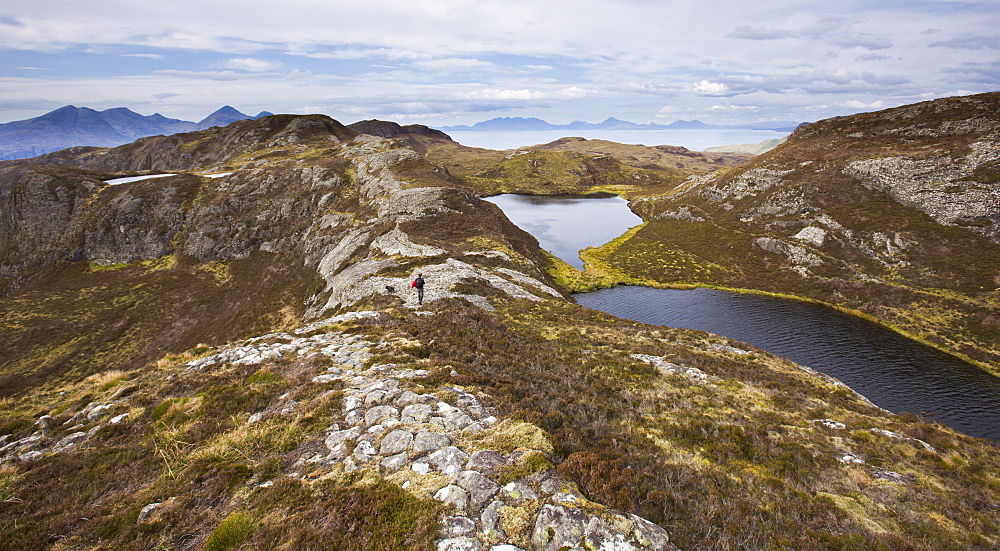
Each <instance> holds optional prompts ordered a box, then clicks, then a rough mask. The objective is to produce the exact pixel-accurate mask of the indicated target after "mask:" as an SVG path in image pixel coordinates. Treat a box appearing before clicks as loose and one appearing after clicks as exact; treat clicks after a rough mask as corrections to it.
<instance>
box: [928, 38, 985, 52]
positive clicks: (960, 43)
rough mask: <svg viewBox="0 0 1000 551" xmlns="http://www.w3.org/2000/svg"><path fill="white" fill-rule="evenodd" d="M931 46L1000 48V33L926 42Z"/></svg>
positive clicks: (966, 48) (979, 48) (980, 48)
mask: <svg viewBox="0 0 1000 551" xmlns="http://www.w3.org/2000/svg"><path fill="white" fill-rule="evenodd" d="M928 46H929V47H931V48H957V49H961V50H1000V34H996V35H991V36H986V35H980V36H963V37H961V38H952V39H951V40H942V41H938V42H931V43H930V44H928Z"/></svg>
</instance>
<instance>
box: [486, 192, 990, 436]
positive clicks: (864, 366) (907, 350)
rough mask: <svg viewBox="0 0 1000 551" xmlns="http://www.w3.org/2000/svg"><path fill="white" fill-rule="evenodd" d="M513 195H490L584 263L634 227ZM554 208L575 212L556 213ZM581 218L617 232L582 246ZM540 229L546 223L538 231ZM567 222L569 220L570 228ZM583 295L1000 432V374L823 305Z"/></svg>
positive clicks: (543, 240)
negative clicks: (586, 252) (589, 250)
mask: <svg viewBox="0 0 1000 551" xmlns="http://www.w3.org/2000/svg"><path fill="white" fill-rule="evenodd" d="M508 197H509V196H499V197H494V198H491V200H493V201H494V202H495V203H497V204H498V205H499V206H500V207H501V208H502V209H504V212H505V213H506V214H507V216H508V218H510V219H511V221H512V222H514V223H515V224H517V225H518V226H520V227H521V228H522V229H524V230H525V231H527V232H529V233H531V234H532V235H534V236H535V238H536V239H538V241H539V243H540V244H541V245H542V248H544V249H546V250H548V251H549V252H552V253H553V254H556V255H557V256H560V257H561V258H563V260H566V261H567V262H569V261H570V259H569V258H566V257H565V256H563V255H571V256H573V257H574V258H575V262H576V264H574V265H577V266H578V267H579V266H580V265H581V264H582V263H581V262H580V260H579V257H578V256H577V254H576V251H578V250H579V249H580V248H583V247H586V246H596V245H601V244H603V243H605V242H607V241H610V240H611V239H613V238H614V237H618V236H619V235H621V234H622V233H624V232H625V231H626V230H627V229H628V228H630V227H632V226H634V225H636V223H633V222H622V223H618V222H616V220H618V217H617V216H613V215H606V214H595V211H594V210H590V209H593V208H594V207H593V206H592V205H590V204H587V203H584V204H585V205H586V206H587V207H588V210H583V211H580V213H579V214H575V213H574V211H572V209H570V208H567V203H564V202H561V201H558V200H557V201H556V202H555V205H557V207H556V208H551V207H550V206H549V205H546V204H545V203H546V202H547V200H549V199H552V198H548V197H532V198H530V201H521V200H520V199H517V200H510V199H507V198H508ZM498 199H499V200H498ZM557 199H558V198H557ZM616 199H617V201H609V200H607V199H575V200H574V201H576V202H577V203H579V202H590V201H593V202H604V203H605V207H607V208H608V209H609V210H611V209H612V207H614V208H624V209H625V210H628V207H627V205H626V203H625V201H624V200H623V199H620V198H616ZM511 204H512V205H514V206H515V208H514V209H513V212H508V206H505V205H511ZM535 205H540V206H542V207H545V208H544V209H542V212H544V213H545V214H543V215H541V216H543V217H544V219H545V222H544V223H539V222H537V221H530V220H529V221H528V222H522V221H520V220H519V219H523V218H526V217H527V218H530V217H531V215H530V213H528V212H521V211H523V210H524V209H530V208H531V207H533V206H535ZM556 213H560V214H561V215H564V216H567V217H570V218H573V220H572V221H569V222H566V221H562V220H554V219H555V218H556ZM629 214H631V211H629ZM632 216H634V214H633V215H632ZM621 218H622V219H623V220H624V219H626V217H624V216H622V217H621ZM616 224H617V225H616ZM533 225H534V226H533ZM581 225H582V226H602V227H604V229H605V230H606V232H607V233H611V234H614V235H613V236H612V237H611V238H607V239H605V238H604V237H603V236H602V237H599V238H598V239H603V240H602V241H592V242H590V243H586V244H584V245H582V246H580V245H578V244H579V243H580V240H579V239H580V235H578V234H577V233H576V232H575V230H573V228H575V227H579V226H581ZM533 227H537V228H541V230H542V231H541V232H540V233H535V230H533V229H532V228H533ZM562 228H569V229H568V230H566V231H568V232H569V233H563V230H562ZM561 240H562V241H563V242H561V243H560V241H561ZM559 251H561V252H559ZM571 263H572V262H571ZM575 298H576V300H577V302H578V303H579V304H580V305H582V306H586V307H587V308H592V309H595V310H600V311H602V312H606V313H609V314H612V315H614V316H618V317H621V318H625V319H631V320H635V321H640V322H643V323H650V324H655V325H664V326H668V327H681V328H686V329H696V330H700V331H708V332H710V333H714V334H717V335H722V336H725V337H729V338H731V339H735V340H738V341H740V342H745V343H748V344H751V345H753V346H756V347H758V348H761V349H763V350H767V351H768V352H771V353H773V354H776V355H779V356H782V357H786V358H788V359H790V360H791V361H793V362H795V363H798V364H800V365H805V366H808V367H811V368H812V369H815V370H816V371H820V372H822V373H826V374H827V375H831V376H833V377H836V378H837V379H840V380H841V381H843V382H844V383H845V384H847V385H848V386H850V387H851V388H853V389H854V390H856V391H857V392H859V393H861V394H863V395H864V396H865V397H867V398H868V399H869V400H871V401H872V402H874V403H875V404H877V405H878V406H880V407H882V408H885V409H887V410H889V411H892V412H895V413H901V412H909V413H914V414H917V415H922V416H924V417H926V418H929V419H933V420H936V421H939V422H941V423H942V424H945V425H948V426H950V427H952V428H954V429H956V430H959V431H961V432H964V433H965V434H969V435H971V436H977V437H980V438H987V439H990V440H994V441H998V440H1000V378H998V377H996V376H993V375H991V374H989V373H987V372H985V371H983V370H982V369H979V368H978V367H976V366H973V365H971V364H969V363H967V362H964V361H962V360H960V359H958V358H956V357H954V356H951V355H949V354H945V353H944V352H941V351H939V350H936V349H934V348H931V347H929V346H925V345H923V344H920V343H918V342H916V341H913V340H911V339H907V338H905V337H903V336H901V335H899V334H897V333H895V332H893V331H890V330H889V329H886V328H884V327H882V326H880V325H878V324H875V323H872V322H869V321H867V320H864V319H861V318H857V317H854V316H851V315H848V314H845V313H842V312H838V311H836V310H832V309H829V308H825V307H822V306H819V305H815V304H806V303H800V302H796V301H790V300H784V299H779V298H774V297H767V296H761V295H752V294H739V293H732V292H727V291H717V290H712V289H694V290H675V289H651V288H647V287H629V286H622V287H616V288H613V289H604V290H601V291H595V292H593V293H584V294H578V295H576V297H575Z"/></svg>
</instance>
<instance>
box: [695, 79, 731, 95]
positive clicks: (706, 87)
mask: <svg viewBox="0 0 1000 551" xmlns="http://www.w3.org/2000/svg"><path fill="white" fill-rule="evenodd" d="M694 92H695V93H696V94H700V95H703V96H722V95H728V94H729V92H730V90H729V86H728V85H726V84H724V83H721V82H712V81H710V80H703V81H701V82H697V83H695V85H694Z"/></svg>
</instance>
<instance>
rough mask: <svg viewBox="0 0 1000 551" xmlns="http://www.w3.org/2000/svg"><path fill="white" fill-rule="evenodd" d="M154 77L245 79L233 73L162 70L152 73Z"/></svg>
mask: <svg viewBox="0 0 1000 551" xmlns="http://www.w3.org/2000/svg"><path fill="white" fill-rule="evenodd" d="M153 74H154V75H160V76H165V77H175V78H183V79H192V80H243V79H244V78H245V77H244V76H243V75H241V74H240V73H236V72H233V71H180V70H176V69H164V70H160V71H153Z"/></svg>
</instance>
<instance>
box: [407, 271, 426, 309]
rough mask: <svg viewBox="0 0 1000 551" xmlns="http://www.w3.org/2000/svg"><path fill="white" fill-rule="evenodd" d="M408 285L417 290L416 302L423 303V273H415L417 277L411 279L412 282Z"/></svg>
mask: <svg viewBox="0 0 1000 551" xmlns="http://www.w3.org/2000/svg"><path fill="white" fill-rule="evenodd" d="M410 287H413V288H414V289H416V290H417V302H419V303H420V304H423V303H424V274H417V279H414V280H413V283H411V284H410Z"/></svg>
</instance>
